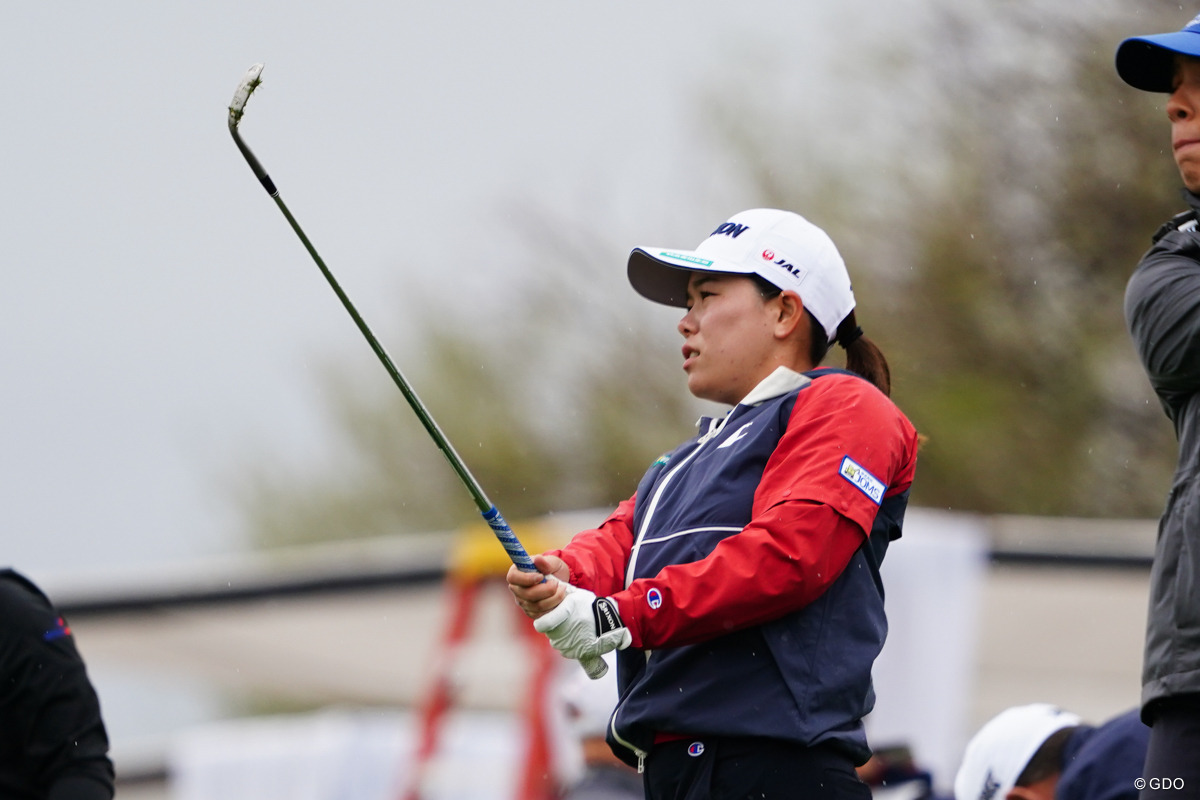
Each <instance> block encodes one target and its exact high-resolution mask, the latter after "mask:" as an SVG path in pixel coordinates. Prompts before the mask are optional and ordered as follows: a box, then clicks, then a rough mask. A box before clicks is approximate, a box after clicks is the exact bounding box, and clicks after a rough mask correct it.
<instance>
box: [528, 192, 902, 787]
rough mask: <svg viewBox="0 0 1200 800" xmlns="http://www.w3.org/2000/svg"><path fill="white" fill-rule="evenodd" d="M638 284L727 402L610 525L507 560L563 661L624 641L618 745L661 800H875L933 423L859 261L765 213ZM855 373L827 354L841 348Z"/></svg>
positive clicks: (807, 225)
mask: <svg viewBox="0 0 1200 800" xmlns="http://www.w3.org/2000/svg"><path fill="white" fill-rule="evenodd" d="M627 270H628V276H629V280H630V282H631V283H632V284H633V287H634V289H635V290H636V291H637V292H638V293H640V294H641V295H643V296H644V297H647V298H649V299H650V300H653V301H656V302H659V303H665V304H668V305H673V306H679V307H682V308H685V309H686V311H685V312H684V314H683V318H682V319H681V320H680V321H679V324H678V332H679V334H680V335H681V336H682V337H683V339H684V344H683V349H682V356H683V365H682V366H683V371H684V372H685V373H686V375H687V386H688V389H689V390H690V391H691V392H692V394H694V395H696V396H697V397H700V398H702V399H706V400H712V401H715V402H718V403H723V404H728V405H730V406H732V407H733V408H732V410H730V411H729V412H728V413H727V414H725V415H724V416H723V417H721V418H719V419H704V420H701V422H700V429H699V433H698V435H697V436H696V437H695V438H693V439H690V440H689V441H687V442H685V443H683V444H682V445H680V446H679V447H678V448H676V449H675V450H672V451H671V452H669V453H667V454H665V455H664V456H662V457H661V458H659V459H658V460H657V461H656V462H655V463H654V464H653V465H651V467H650V469H649V470H648V471H647V473H646V474H645V476H644V477H643V478H642V480H641V483H640V485H639V486H638V488H637V492H636V493H635V494H634V495H633V496H632V497H630V498H629V499H628V500H626V501H624V502H622V503H621V504H620V505H619V506H618V507H617V509H616V510H615V511H614V512H613V513H612V515H611V516H609V518H608V519H607V520H606V521H605V522H604V523H603V524H602V525H600V527H599V528H597V529H594V530H589V531H584V532H582V533H580V534H577V535H576V536H575V537H574V538H573V539H572V540H571V542H570V543H569V544H567V546H566V547H564V548H563V549H561V550H556V551H551V552H548V553H543V554H540V555H538V556H536V557H535V558H534V563H535V564H536V565H537V567H538V569H539V570H540V571H541V572H542V573H543V574H544V575H546V576H548V577H547V578H546V580H544V581H543V580H542V578H541V576H539V575H537V574H530V573H522V572H520V571H518V570H516V569H513V570H510V571H509V573H508V582H509V587H510V589H511V590H512V592H513V594H514V596H515V598H516V600H517V602H518V603H519V605H520V606H521V608H522V609H523V610H524V611H525V613H526V614H527V615H529V616H530V617H532V618H533V619H534V625H535V627H536V628H537V629H538V630H539V631H542V632H543V633H545V634H546V635H547V636H548V637H549V638H550V641H551V643H552V644H553V645H554V646H555V647H556V648H558V649H559V651H560V652H562V653H563V654H564V655H566V656H568V657H570V658H589V657H594V656H597V655H601V654H603V653H606V652H609V651H612V650H617V651H618V652H617V679H618V687H619V694H620V699H619V701H618V703H617V706H616V709H615V710H614V712H613V715H612V718H611V721H610V723H609V726H608V743H609V745H610V746H611V747H612V749H613V752H614V753H616V754H617V755H618V756H620V757H621V758H622V759H623V760H625V761H626V762H627V763H629V764H631V765H634V766H637V767H638V768H639V770H643V771H644V775H643V785H644V787H645V791H646V797H647V798H651V800H657V799H658V798H680V800H683V799H684V798H745V797H768V798H770V797H805V798H869V797H870V796H871V795H870V790H869V789H868V788H867V786H866V785H865V784H863V783H862V782H861V781H860V780H859V779H858V776H857V774H856V773H855V769H854V768H855V766H856V765H858V764H862V763H864V762H865V761H866V760H867V759H868V757H869V756H870V754H871V750H870V747H869V746H868V745H867V740H866V736H865V733H864V729H863V722H862V719H863V717H864V716H865V715H866V714H867V712H869V711H870V710H871V708H872V707H873V705H874V692H873V690H872V686H871V666H872V664H873V663H874V660H875V658H876V656H877V655H878V654H879V651H880V649H881V648H882V646H883V641H884V637H885V635H886V631H887V621H886V618H885V615H884V607H883V588H882V580H881V577H880V572H879V567H880V563H881V561H882V559H883V556H884V552H885V551H886V549H887V547H888V545H889V543H890V542H891V541H893V540H895V539H897V538H898V537H899V536H900V530H901V524H902V522H903V517H904V510H905V507H906V504H907V501H908V494H909V488H910V485H911V483H912V479H913V473H914V470H915V464H916V457H917V443H918V436H917V432H916V430H915V429H914V428H913V426H912V424H911V423H910V422H909V421H908V419H907V418H906V417H905V416H904V414H903V413H901V411H900V410H899V409H898V408H897V407H896V406H895V404H893V403H892V401H891V400H890V399H889V397H888V394H889V392H890V388H891V379H890V374H889V371H888V366H887V361H886V360H885V359H884V357H883V354H882V353H881V352H880V351H879V349H878V348H877V347H876V346H875V345H874V344H873V343H871V341H870V340H869V339H867V338H866V337H864V336H863V335H862V330H861V329H860V328H859V326H858V322H857V321H856V316H855V300H854V293H853V291H852V290H851V287H850V277H849V275H848V274H847V272H846V267H845V264H844V263H843V262H842V258H841V256H840V255H839V254H838V251H837V248H836V247H835V246H834V244H833V242H832V241H831V240H830V239H829V237H828V236H827V235H826V234H825V232H824V231H822V230H821V229H820V228H818V227H817V226H815V225H813V224H812V223H811V222H809V221H808V220H806V219H804V218H803V217H801V216H799V215H797V214H794V213H791V212H787V211H780V210H776V209H753V210H750V211H744V212H742V213H740V214H737V215H735V216H733V217H731V218H730V219H728V220H727V221H725V222H722V223H720V224H719V225H718V226H717V227H716V230H714V231H713V232H712V233H711V234H710V235H709V236H708V237H707V238H706V239H704V240H703V241H702V242H701V244H700V245H699V246H698V247H697V248H696V249H695V250H681V249H674V248H649V247H647V248H637V249H635V250H633V252H632V253H631V254H630V256H629V261H628V265H627ZM835 342H836V343H837V344H840V345H841V346H842V347H844V348H845V349H846V366H847V369H845V370H843V369H836V368H823V367H820V366H819V365H820V364H821V362H822V361H823V360H824V358H825V355H826V352H827V351H828V350H829V348H830V346H831V345H832V344H833V343H835Z"/></svg>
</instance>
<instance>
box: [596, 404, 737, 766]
mask: <svg viewBox="0 0 1200 800" xmlns="http://www.w3.org/2000/svg"><path fill="white" fill-rule="evenodd" d="M736 410H737V408H736V407H735V408H734V409H732V410H731V411H730V412H729V413H728V414H726V415H725V416H724V417H722V418H721V419H720V420H717V422H716V424H715V425H713V426H712V427H711V428H709V430H708V431H707V432H706V433H705V434H704V435H703V436H701V437H700V441H698V442H697V443H696V449H695V450H693V451H692V452H690V453H688V454H687V456H686V457H685V458H684V459H683V460H682V461H680V462H679V463H678V464H676V465H675V466H674V467H672V468H671V469H670V470H669V471H668V472H667V474H666V475H664V476H663V479H662V480H661V481H660V482H659V484H658V487H657V488H656V489H655V491H654V496H653V497H651V498H650V507H649V508H647V509H646V516H645V517H644V518H643V519H642V525H641V528H640V529H639V530H638V535H637V539H636V541H635V542H634V545H633V552H632V553H631V554H630V556H629V568H628V569H627V570H626V572H625V587H626V588H628V587H629V584H630V583H632V582H633V574H634V570H635V569H636V567H637V557H638V553H639V552H640V551H641V548H642V539H643V538H645V536H646V530H647V529H648V528H649V526H650V519H651V518H652V517H653V516H654V511H655V509H656V508H658V501H659V498H661V497H662V494H663V492H664V491H665V490H666V488H667V484H668V483H670V482H671V479H672V478H674V477H675V473H677V472H679V470H681V469H683V467H684V466H685V465H686V464H687V463H688V462H689V461H691V460H692V459H693V458H695V457H696V455H697V454H698V453H699V452H700V450H701V449H703V448H704V445H705V444H707V443H708V442H710V441H712V440H713V439H714V438H715V437H716V436H717V434H719V433H720V432H721V431H722V430H724V429H725V423H726V422H728V421H729V418H730V417H732V416H733V412H734V411H736ZM650 652H651V651H649V650H647V651H645V654H646V660H647V661H649V660H650ZM620 711H621V704H620V703H618V704H617V707H616V708H614V709H613V714H612V717H610V718H609V722H608V727H609V729H610V730H611V731H612V736H613V739H614V740H615V741H616V742H617V744H619V745H621V746H622V747H624V748H625V749H627V750H631V751H633V754H634V755H636V756H637V771H638V774H639V775H640V774H642V773H644V772H645V771H646V756H648V755H649V753H647V752H646V751H645V750H642V749H641V748H640V747H637V746H636V745H634V744H632V743H630V742H627V741H625V740H624V739H622V738H621V735H620V734H619V733H617V714H618V713H620Z"/></svg>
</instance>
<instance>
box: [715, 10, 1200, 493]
mask: <svg viewBox="0 0 1200 800" xmlns="http://www.w3.org/2000/svg"><path fill="white" fill-rule="evenodd" d="M1179 17H1180V12H1179V7H1178V5H1177V4H1175V3H1166V2H1161V3H1157V4H1154V3H1151V4H1145V3H1143V4H1139V5H1138V8H1137V9H1124V8H1121V7H1118V6H1116V5H1110V4H1104V5H1103V6H1101V7H1096V6H1089V8H1088V10H1087V13H1086V14H1081V13H1080V11H1079V9H1078V8H1069V7H1057V8H1056V7H1054V5H1053V4H1050V3H1024V4H1017V3H1006V4H1004V9H1003V13H991V12H986V11H984V12H982V13H981V9H980V8H978V7H976V6H975V5H973V4H967V5H955V6H953V7H940V8H938V9H937V10H936V11H934V13H933V14H932V16H931V21H930V22H929V30H928V31H927V33H926V34H925V35H924V36H921V37H917V41H923V42H931V43H936V48H935V49H932V50H930V51H927V52H922V54H921V58H920V60H915V61H913V60H907V57H908V56H909V54H911V53H912V52H913V51H914V47H913V42H914V39H913V38H911V37H910V38H908V39H906V41H905V44H904V47H905V48H906V49H905V50H903V51H897V52H895V53H882V54H876V57H875V58H872V59H868V60H866V61H865V62H860V66H863V65H864V64H865V67H866V68H867V74H866V75H864V76H861V77H860V79H861V80H864V81H865V82H866V83H867V84H868V85H869V84H870V83H871V82H874V83H875V84H876V89H877V90H879V89H882V90H883V91H877V92H863V93H861V94H859V95H857V96H855V97H852V98H849V99H848V100H847V108H848V109H849V110H850V111H851V112H853V114H854V117H853V119H854V120H857V122H858V124H859V126H860V127H859V129H858V130H853V129H852V130H851V131H850V132H849V133H850V135H851V136H853V137H854V138H853V139H852V140H851V141H854V142H855V143H856V144H858V145H862V147H861V149H856V150H855V152H856V153H859V152H863V151H868V150H872V149H874V150H876V151H877V150H878V149H879V148H880V147H883V153H882V160H881V161H877V162H875V163H865V162H862V161H860V163H857V164H851V165H847V164H846V163H844V159H839V158H838V157H837V155H836V153H834V155H833V156H832V157H831V155H830V149H829V147H828V146H827V145H824V146H822V145H821V144H820V143H814V142H810V141H807V138H811V137H812V136H814V135H815V134H814V133H813V132H812V131H811V130H808V128H807V126H805V125H804V124H803V120H801V119H798V120H797V121H796V124H795V126H793V127H791V128H790V130H792V131H797V130H798V131H800V132H801V133H800V134H799V136H798V138H797V137H796V136H792V137H790V140H788V139H784V140H783V141H780V139H779V136H778V134H777V131H778V129H779V128H780V121H779V108H780V99H779V97H769V96H768V97H765V98H763V97H759V98H754V97H753V96H751V97H748V98H747V99H746V100H745V101H744V102H743V104H742V105H741V106H740V107H737V108H730V107H729V106H728V105H725V106H713V107H714V108H716V109H717V110H718V111H719V112H720V113H719V116H717V121H718V124H719V126H720V129H721V130H723V131H724V137H725V139H726V141H728V142H730V143H732V145H733V146H734V148H735V150H736V151H737V152H738V153H739V158H740V160H741V161H743V162H744V163H749V164H755V165H759V169H758V170H757V172H756V173H755V174H756V183H757V184H758V185H759V186H760V187H761V194H762V196H763V197H764V198H767V199H768V200H769V201H770V202H773V203H779V204H781V205H783V206H784V207H790V208H795V209H798V210H801V211H802V212H803V213H807V214H809V215H810V216H812V217H814V219H816V220H817V221H819V223H820V224H822V225H823V226H824V227H826V229H827V230H829V231H830V233H831V235H832V236H833V238H834V239H835V241H837V242H838V243H839V246H840V247H841V248H842V249H843V252H844V253H845V255H846V256H847V260H848V261H849V262H850V264H851V269H852V271H853V272H855V274H856V275H857V276H858V279H857V281H856V285H855V289H856V293H857V295H858V297H859V302H860V305H861V306H862V307H863V309H864V312H863V313H862V314H860V317H859V318H860V320H861V321H862V322H863V324H864V327H866V328H867V329H868V332H869V334H870V335H872V336H874V337H876V338H877V340H878V341H879V342H880V343H881V345H883V347H884V350H885V352H886V353H888V355H889V357H890V358H891V359H892V361H893V371H894V373H895V374H896V376H897V380H896V389H895V395H896V399H897V401H898V402H899V403H900V404H901V406H902V407H903V408H905V409H906V411H907V412H908V413H909V415H910V416H911V417H912V419H913V420H914V422H915V423H916V424H917V425H918V427H919V428H920V429H922V430H923V431H924V432H925V433H926V434H927V435H928V436H929V441H928V443H927V445H926V447H925V448H924V449H923V452H922V458H921V466H920V471H919V479H918V481H917V483H916V485H915V488H914V502H916V503H919V504H923V505H931V506H939V507H953V508H956V509H966V510H976V511H983V512H1008V513H1034V514H1076V515H1083V516H1153V515H1155V514H1157V513H1158V511H1159V510H1160V508H1161V504H1162V498H1163V496H1164V494H1165V487H1166V486H1167V485H1168V483H1169V478H1170V471H1171V466H1172V464H1173V459H1174V453H1175V447H1174V444H1173V441H1172V434H1171V431H1170V428H1169V426H1168V425H1167V423H1166V421H1165V419H1164V418H1163V417H1162V414H1161V412H1160V410H1159V408H1158V405H1157V403H1156V402H1155V401H1154V400H1153V395H1152V394H1151V393H1150V391H1149V388H1148V385H1147V383H1146V381H1145V379H1144V377H1143V376H1142V375H1141V373H1140V369H1139V367H1138V365H1137V362H1136V359H1135V356H1134V353H1133V349H1132V347H1131V345H1130V343H1129V340H1128V336H1127V334H1126V332H1125V327H1124V323H1123V316H1122V308H1121V306H1122V297H1123V294H1124V287H1125V282H1126V280H1127V279H1128V276H1129V273H1130V272H1131V271H1132V269H1133V266H1134V265H1135V264H1136V262H1137V259H1138V257H1139V256H1140V255H1141V254H1142V253H1143V252H1144V251H1145V250H1146V249H1147V248H1148V247H1149V244H1150V234H1151V233H1152V232H1153V231H1154V230H1155V229H1156V228H1157V227H1158V225H1159V224H1160V223H1161V222H1163V221H1164V220H1165V219H1167V218H1168V217H1169V216H1170V215H1171V214H1173V213H1175V212H1176V211H1179V210H1182V209H1183V207H1184V206H1183V203H1182V200H1181V199H1180V198H1179V195H1178V187H1179V179H1178V176H1177V174H1176V173H1175V170H1174V166H1173V164H1172V161H1171V157H1170V155H1169V152H1168V149H1167V144H1168V142H1169V132H1168V130H1167V126H1166V123H1165V120H1164V118H1163V115H1162V113H1161V106H1162V103H1163V99H1162V98H1154V97H1151V96H1148V95H1146V94H1145V93H1141V92H1136V91H1134V90H1132V89H1130V88H1129V87H1127V86H1125V85H1124V84H1123V83H1121V82H1120V80H1119V79H1118V78H1117V77H1116V75H1115V71H1114V69H1113V66H1112V54H1113V52H1114V50H1115V46H1116V43H1117V42H1118V41H1120V39H1121V38H1123V37H1124V36H1127V35H1130V34H1131V33H1134V32H1146V31H1156V30H1175V29H1178V28H1179V27H1181V25H1182V24H1184V23H1186V21H1187V19H1182V20H1181V19H1180V18H1179ZM985 20H986V22H985ZM872 76H873V77H872ZM882 84H886V85H885V86H884V85H882ZM755 103H759V104H761V107H755V105H754V104H755ZM768 121H769V122H770V123H771V124H770V125H767V122H768ZM844 141H845V139H839V142H844ZM864 143H865V145H864ZM843 146H844V145H843ZM783 148H787V149H786V150H785V149H783ZM813 153H815V154H817V155H816V157H805V156H806V155H808V154H813ZM768 165H769V166H768ZM881 311H883V312H884V313H882V314H881V313H880V312H881Z"/></svg>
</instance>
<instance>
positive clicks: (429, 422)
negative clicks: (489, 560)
mask: <svg viewBox="0 0 1200 800" xmlns="http://www.w3.org/2000/svg"><path fill="white" fill-rule="evenodd" d="M231 111H232V109H231ZM240 117H241V114H240V110H239V113H238V114H237V115H234V114H233V113H231V114H230V117H229V132H230V134H232V135H233V141H234V142H235V143H236V144H237V147H238V150H240V151H241V153H242V156H243V157H244V158H245V159H246V163H247V164H249V165H250V169H251V170H252V171H253V172H254V176H255V177H256V178H258V182H259V183H261V184H262V187H263V188H264V189H266V191H267V194H269V195H270V196H271V199H272V200H274V201H275V205H277V206H278V207H279V210H280V211H281V212H283V216H284V218H285V219H286V220H287V221H288V224H289V225H291V226H292V230H293V231H295V233H296V236H298V237H299V238H300V241H301V242H302V243H303V244H304V249H305V250H307V251H308V254H309V255H310V256H312V260H313V261H314V262H316V265H317V267H319V268H320V270H321V274H322V275H324V276H325V280H326V281H327V282H328V283H329V286H330V288H332V289H333V291H334V294H336V295H337V296H338V299H339V300H341V301H342V305H343V306H344V307H345V309H346V311H347V312H348V313H349V314H350V318H351V319H353V320H354V324H355V325H357V326H358V330H359V331H360V332H361V333H362V335H363V337H364V338H365V339H366V340H367V343H368V344H369V345H371V349H372V350H374V351H375V355H376V356H377V357H378V358H379V361H380V363H381V364H383V367H384V369H386V370H387V373H388V375H390V376H391V378H392V381H394V382H395V384H396V387H397V388H398V389H399V390H400V393H401V394H403V395H404V399H405V400H407V401H408V405H409V407H411V408H412V410H413V412H414V413H415V414H416V415H417V419H419V420H420V421H421V425H423V426H424V428H425V430H426V431H427V432H428V433H429V436H430V437H431V438H432V439H433V441H434V444H436V445H437V447H438V449H439V450H441V451H442V455H443V456H445V457H446V460H447V461H448V462H450V466H451V467H452V468H453V469H454V472H455V474H456V475H458V478H459V480H460V481H462V484H463V486H465V487H467V491H468V492H469V493H470V495H471V499H472V500H474V501H475V506H476V508H478V509H479V513H480V514H481V515H483V518H484V520H485V521H486V522H487V524H488V526H489V527H490V528H491V529H492V532H493V533H495V534H496V538H497V539H498V540H499V541H500V544H501V545H502V546H503V547H504V550H505V552H507V553H508V557H509V558H510V559H511V560H512V562H513V564H515V565H516V566H517V568H518V569H520V570H522V571H524V572H537V571H538V569H537V567H535V566H534V565H533V559H532V558H530V557H529V553H528V551H526V550H525V546H524V545H522V544H521V542H520V540H519V539H518V538H517V536H516V534H515V533H513V530H512V528H511V527H510V526H509V524H508V522H506V521H505V519H504V517H503V516H501V514H500V511H499V510H498V509H497V508H496V507H495V506H494V505H492V501H491V500H489V499H488V496H487V494H485V493H484V491H483V487H482V486H480V485H479V481H477V480H476V479H475V476H474V475H472V474H471V471H470V470H469V469H467V465H466V463H465V462H464V461H463V460H462V458H461V457H460V456H459V455H458V453H457V452H456V451H455V450H454V446H453V445H451V444H450V440H449V439H447V438H446V435H445V434H444V433H442V429H441V428H440V427H438V424H437V422H436V421H435V420H434V419H433V416H432V415H431V414H430V413H429V410H428V409H427V408H425V404H424V403H422V402H421V398H420V397H418V396H417V393H416V392H415V391H414V390H413V388H412V386H411V385H410V384H409V382H408V380H407V379H406V378H405V377H404V375H403V373H401V372H400V370H399V368H397V367H396V365H395V363H394V362H393V361H392V359H391V356H389V355H388V353H387V351H386V350H385V349H384V348H383V345H382V344H380V343H379V340H378V339H377V338H375V334H374V333H372V332H371V329H370V327H369V326H368V325H367V323H366V321H365V320H364V319H363V318H362V315H361V314H359V313H358V309H357V308H355V307H354V303H353V302H351V300H350V297H349V295H347V294H346V292H345V291H344V290H343V289H342V286H341V284H340V283H338V280H337V278H335V277H334V275H333V273H332V272H331V271H330V270H329V267H327V266H326V265H325V260H324V259H323V258H321V254H320V253H318V252H317V248H315V247H314V246H313V243H312V242H311V241H309V238H308V235H307V234H305V233H304V229H303V228H301V227H300V223H298V222H297V221H296V218H295V217H294V216H292V212H291V210H290V209H288V207H287V204H286V203H284V202H283V198H282V197H280V196H279V190H278V189H277V188H276V186H275V182H274V181H272V180H271V177H270V176H269V175H268V174H267V171H266V170H265V169H263V166H262V164H261V163H260V162H259V160H258V158H257V157H256V156H255V155H254V153H253V151H251V150H250V148H249V147H248V146H247V145H246V143H245V142H244V141H243V140H242V136H241V134H240V133H239V132H238V127H237V124H238V121H239V120H240Z"/></svg>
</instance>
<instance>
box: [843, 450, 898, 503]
mask: <svg viewBox="0 0 1200 800" xmlns="http://www.w3.org/2000/svg"><path fill="white" fill-rule="evenodd" d="M838 474H839V475H841V476H842V477H843V478H845V479H846V480H848V481H850V483H852V484H854V486H855V487H857V488H858V489H859V491H861V492H862V493H863V494H865V495H866V496H867V497H869V498H871V499H872V500H874V501H875V505H879V504H880V503H882V502H883V493H884V492H885V491H887V486H885V485H884V483H883V481H881V480H879V478H876V477H875V476H874V475H872V474H871V473H870V472H868V471H867V469H866V468H865V467H863V465H862V464H859V463H858V462H857V461H855V460H854V459H853V458H851V457H850V456H846V457H845V458H843V459H842V465H841V467H839V468H838Z"/></svg>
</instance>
